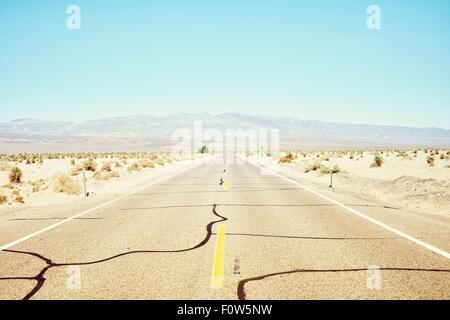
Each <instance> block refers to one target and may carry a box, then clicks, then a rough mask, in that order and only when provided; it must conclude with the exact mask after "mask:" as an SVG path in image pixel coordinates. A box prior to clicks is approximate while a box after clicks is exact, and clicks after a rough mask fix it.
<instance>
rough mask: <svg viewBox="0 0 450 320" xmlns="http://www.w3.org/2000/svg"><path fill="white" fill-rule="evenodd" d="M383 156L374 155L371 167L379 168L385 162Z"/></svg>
mask: <svg viewBox="0 0 450 320" xmlns="http://www.w3.org/2000/svg"><path fill="white" fill-rule="evenodd" d="M383 162H384V161H383V158H382V157H380V156H379V155H375V156H374V157H373V163H372V164H371V165H370V167H371V168H379V167H381V165H382V164H383Z"/></svg>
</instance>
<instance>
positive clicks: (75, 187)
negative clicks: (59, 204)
mask: <svg viewBox="0 0 450 320" xmlns="http://www.w3.org/2000/svg"><path fill="white" fill-rule="evenodd" d="M52 183H53V191H55V192H62V193H66V194H80V193H81V186H80V185H79V183H78V182H76V181H75V180H73V179H72V177H71V176H69V175H67V174H63V173H58V174H56V175H54V176H53V181H52Z"/></svg>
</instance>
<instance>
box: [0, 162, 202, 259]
mask: <svg viewBox="0 0 450 320" xmlns="http://www.w3.org/2000/svg"><path fill="white" fill-rule="evenodd" d="M203 163H204V160H202V161H199V163H196V164H194V165H192V166H189V167H188V168H185V169H180V170H178V171H176V172H174V173H172V174H170V175H168V176H166V177H162V178H160V179H158V180H155V181H153V182H151V183H148V184H146V185H145V186H143V187H142V188H139V189H137V190H135V191H131V192H129V193H127V194H124V195H123V196H120V197H117V198H114V199H112V200H110V201H107V202H104V203H102V204H100V205H98V206H96V207H93V208H91V209H88V210H85V211H83V212H80V213H77V214H76V215H73V216H71V217H68V218H65V219H64V220H61V221H60V222H57V223H55V224H52V225H49V226H48V227H45V228H43V229H41V230H38V231H36V232H33V233H31V234H29V235H27V236H24V237H22V238H20V239H17V240H15V241H13V242H10V243H7V244H5V245H3V246H1V247H0V251H3V250H6V249H8V248H11V247H12V246H15V245H17V244H19V243H21V242H24V241H27V240H29V239H31V238H33V237H36V236H38V235H40V234H42V233H44V232H47V231H49V230H51V229H54V228H56V227H58V226H60V225H62V224H64V223H66V222H68V221H70V220H73V219H75V218H78V217H81V216H83V215H85V214H88V213H90V212H92V211H95V210H97V209H100V208H103V207H106V206H108V205H110V204H112V203H114V202H117V201H119V200H122V199H124V198H126V197H128V196H131V195H132V194H135V193H138V192H140V191H142V190H145V189H147V188H149V187H151V186H153V185H155V184H158V183H160V182H162V181H165V180H168V179H170V178H172V177H174V176H176V175H179V174H181V173H183V172H186V171H189V170H192V169H194V168H197V167H198V166H200V165H201V164H203Z"/></svg>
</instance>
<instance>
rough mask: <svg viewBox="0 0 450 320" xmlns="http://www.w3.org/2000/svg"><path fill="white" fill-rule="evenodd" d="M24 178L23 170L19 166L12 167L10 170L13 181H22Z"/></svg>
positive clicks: (10, 179)
mask: <svg viewBox="0 0 450 320" xmlns="http://www.w3.org/2000/svg"><path fill="white" fill-rule="evenodd" d="M21 180H22V170H20V168H19V167H12V168H11V169H10V170H9V181H10V182H12V183H20V182H21Z"/></svg>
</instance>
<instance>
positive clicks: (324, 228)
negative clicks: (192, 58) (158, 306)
mask: <svg viewBox="0 0 450 320" xmlns="http://www.w3.org/2000/svg"><path fill="white" fill-rule="evenodd" d="M224 170H225V172H224ZM221 178H222V179H223V183H220V179H221ZM326 196H328V197H330V198H333V199H335V200H337V201H339V203H342V204H344V205H347V206H348V207H350V208H353V209H355V210H357V211H358V212H362V213H364V214H365V215H366V216H368V217H371V218H374V219H376V220H377V221H380V222H382V223H383V224H386V225H387V226H389V227H392V228H395V230H400V231H402V232H404V233H405V234H407V235H408V236H411V237H413V238H414V239H418V240H421V241H424V242H425V243H426V244H429V245H431V246H433V247H436V248H439V249H441V250H442V251H443V252H447V253H448V252H450V221H448V220H446V219H445V218H442V217H434V216H429V215H420V214H414V213H410V212H405V211H402V210H398V209H396V208H387V207H383V206H381V207H380V206H377V205H374V204H371V203H366V202H362V201H361V200H354V199H352V198H350V197H345V196H339V195H335V194H333V193H332V192H329V193H328V194H326ZM80 201H83V200H80ZM79 212H80V210H79V209H78V210H77V209H76V208H74V209H73V210H72V211H71V212H67V211H65V212H64V213H60V214H55V213H53V212H52V213H48V214H46V215H43V214H42V213H39V215H38V216H37V214H27V215H25V216H23V217H21V216H20V215H19V216H15V217H14V219H6V220H3V221H2V222H1V225H0V230H1V232H0V246H5V245H6V244H8V243H11V242H13V241H15V240H17V239H20V238H22V237H24V236H26V235H28V234H32V233H33V232H35V231H37V230H40V229H43V228H45V227H47V226H49V225H52V224H55V223H58V222H59V221H63V219H64V218H67V217H70V216H73V215H76V214H78V213H79ZM220 224H224V225H225V227H226V233H225V237H224V243H222V245H223V256H222V258H223V261H224V268H223V284H222V285H219V288H215V289H213V288H211V275H212V269H213V266H217V264H220V257H219V258H218V255H219V256H220V252H219V253H216V254H215V248H216V241H217V238H218V237H217V234H216V232H217V230H218V226H219V225H220ZM217 259H219V260H217ZM0 298H1V299H24V298H25V299H118V298H120V299H379V298H380V299H421V298H424V299H449V298H450V260H449V259H448V257H445V256H443V255H442V254H438V253H436V252H433V251H432V250H429V249H428V248H426V247H424V246H421V245H418V244H417V243H415V242H414V241H411V240H409V239H406V238H405V237H401V236H399V235H398V234H396V233H394V232H391V231H389V230H387V229H386V228H382V227H380V226H379V225H376V224H374V223H372V222H371V221H369V220H367V219H363V218H361V217H360V216H357V215H355V214H354V213H352V212H350V211H349V210H347V209H345V208H343V207H340V206H338V205H336V204H335V203H332V202H329V201H327V200H326V199H324V198H321V197H319V196H317V195H316V194H313V193H311V192H310V191H308V190H304V189H302V188H301V187H299V186H298V185H295V184H293V183H291V182H290V181H287V180H285V179H283V178H280V177H278V176H271V175H262V174H261V171H260V169H259V168H257V167H255V166H253V165H251V164H248V163H247V164H233V165H222V164H214V165H206V164H205V165H202V166H199V167H197V168H194V169H192V170H190V171H186V172H183V173H181V174H179V175H177V176H175V177H172V178H170V179H168V180H165V181H163V182H161V183H159V184H157V185H154V186H152V187H149V188H147V189H145V190H142V191H140V192H138V193H135V194H132V195H129V196H127V197H125V198H123V199H120V200H118V201H115V202H113V203H111V204H109V205H106V206H103V207H101V208H99V209H97V210H93V211H92V212H89V213H86V214H84V215H82V216H79V217H78V218H76V219H73V220H70V221H67V222H66V223H63V224H61V225H59V226H57V227H55V228H52V229H50V230H48V231H46V232H43V233H41V234H39V235H36V236H34V237H31V238H30V239H27V240H25V241H22V242H20V243H17V244H15V245H12V246H10V247H8V248H6V249H5V250H3V251H1V252H0Z"/></svg>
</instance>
